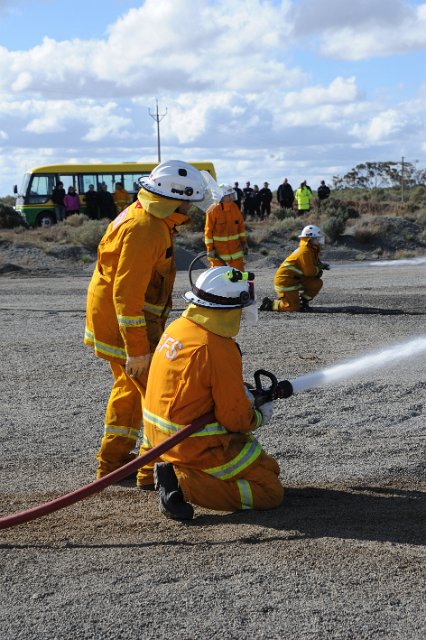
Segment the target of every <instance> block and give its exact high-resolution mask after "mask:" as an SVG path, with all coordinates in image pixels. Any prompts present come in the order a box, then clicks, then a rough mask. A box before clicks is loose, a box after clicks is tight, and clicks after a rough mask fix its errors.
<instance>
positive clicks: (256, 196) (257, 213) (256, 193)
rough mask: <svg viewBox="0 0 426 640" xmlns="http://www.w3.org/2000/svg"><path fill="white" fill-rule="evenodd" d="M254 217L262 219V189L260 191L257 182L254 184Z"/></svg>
mask: <svg viewBox="0 0 426 640" xmlns="http://www.w3.org/2000/svg"><path fill="white" fill-rule="evenodd" d="M252 195H253V211H252V214H253V217H254V218H257V219H258V220H260V219H261V216H260V191H259V187H258V186H257V184H255V185H254V186H253V194H252Z"/></svg>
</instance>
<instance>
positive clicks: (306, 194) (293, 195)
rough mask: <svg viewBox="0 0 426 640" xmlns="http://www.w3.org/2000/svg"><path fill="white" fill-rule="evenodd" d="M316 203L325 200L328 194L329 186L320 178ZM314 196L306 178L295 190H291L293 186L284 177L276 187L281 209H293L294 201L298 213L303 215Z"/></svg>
mask: <svg viewBox="0 0 426 640" xmlns="http://www.w3.org/2000/svg"><path fill="white" fill-rule="evenodd" d="M317 195H318V203H319V206H320V205H321V202H322V201H324V200H327V198H328V197H329V196H330V187H328V186H327V185H326V184H325V181H324V180H321V184H320V186H319V187H318V189H317ZM313 198H314V194H313V192H312V189H311V187H310V186H309V185H308V184H307V182H306V180H303V181H302V182H301V183H300V185H299V187H298V188H297V189H296V191H293V187H292V186H291V184H290V183H289V181H288V180H287V178H284V181H283V182H282V184H280V185H279V187H278V189H277V201H278V204H279V205H280V207H281V208H282V209H293V207H294V202H296V205H297V213H298V215H300V216H301V215H304V214H306V213H308V212H309V211H310V210H311V203H312V200H313Z"/></svg>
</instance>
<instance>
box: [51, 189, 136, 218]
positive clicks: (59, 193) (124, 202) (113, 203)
mask: <svg viewBox="0 0 426 640" xmlns="http://www.w3.org/2000/svg"><path fill="white" fill-rule="evenodd" d="M132 199H133V198H132V197H131V196H130V194H129V192H128V191H126V189H124V188H123V185H122V183H121V182H116V183H115V190H114V193H111V192H110V191H108V187H107V185H106V184H105V183H104V182H102V183H101V184H100V186H99V189H98V190H97V191H96V190H95V185H93V184H90V185H89V189H88V191H86V193H85V194H84V200H83V204H85V210H84V213H85V214H86V215H87V216H88V217H89V218H90V219H91V220H97V219H99V218H109V219H110V220H113V219H114V218H115V217H116V216H117V215H118V214H119V213H121V211H123V210H124V209H125V208H126V207H128V206H129V204H130V203H131V202H132ZM52 200H53V203H54V205H55V216H56V222H62V221H63V220H65V218H68V217H69V216H71V215H73V214H75V213H81V202H80V196H79V194H78V193H77V191H76V189H75V187H73V186H70V187H68V191H67V192H65V189H64V184H63V182H58V184H57V185H56V187H55V188H54V189H53V192H52Z"/></svg>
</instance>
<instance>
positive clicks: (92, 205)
mask: <svg viewBox="0 0 426 640" xmlns="http://www.w3.org/2000/svg"><path fill="white" fill-rule="evenodd" d="M84 197H85V200H86V216H88V217H89V218H90V219H91V220H97V218H98V217H99V216H98V194H97V193H96V191H95V187H94V185H93V184H89V191H86V193H85V194H84Z"/></svg>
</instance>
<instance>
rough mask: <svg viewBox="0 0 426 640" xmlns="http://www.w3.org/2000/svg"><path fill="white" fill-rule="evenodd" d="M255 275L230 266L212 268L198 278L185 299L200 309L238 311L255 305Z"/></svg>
mask: <svg viewBox="0 0 426 640" xmlns="http://www.w3.org/2000/svg"><path fill="white" fill-rule="evenodd" d="M253 280H254V274H253V273H248V272H247V271H246V272H244V271H239V270H238V269H233V268H232V267H229V266H224V267H212V268H211V269H208V270H207V271H204V273H202V274H201V275H200V276H198V278H197V281H196V283H195V285H193V287H192V291H187V292H186V293H185V295H184V298H185V300H186V301H187V302H192V303H193V304H196V305H197V306H199V307H210V308H216V309H236V308H242V307H248V306H250V305H251V304H253V303H254V287H253Z"/></svg>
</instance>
